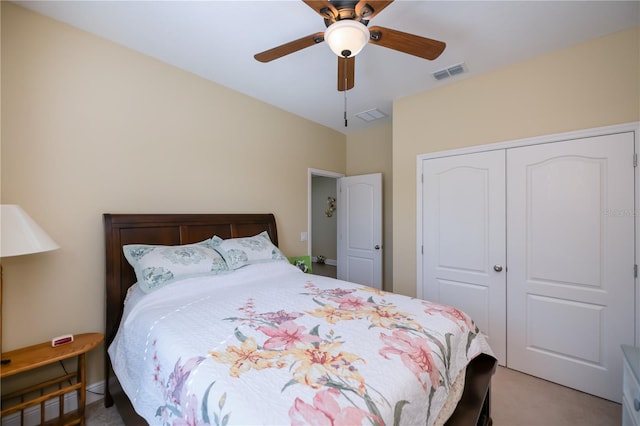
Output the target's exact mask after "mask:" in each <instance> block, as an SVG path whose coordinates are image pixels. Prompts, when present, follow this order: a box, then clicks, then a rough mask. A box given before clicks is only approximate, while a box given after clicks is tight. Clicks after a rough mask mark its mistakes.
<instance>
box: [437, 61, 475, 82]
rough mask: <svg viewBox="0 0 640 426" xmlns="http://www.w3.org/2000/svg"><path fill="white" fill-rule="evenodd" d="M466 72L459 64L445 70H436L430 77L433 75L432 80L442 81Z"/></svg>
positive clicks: (462, 64)
mask: <svg viewBox="0 0 640 426" xmlns="http://www.w3.org/2000/svg"><path fill="white" fill-rule="evenodd" d="M466 71H467V69H466V67H465V65H464V63H461V64H456V65H452V66H450V67H449V68H445V69H443V70H438V71H436V72H434V73H432V74H431V75H433V78H435V79H436V80H444V79H445V78H449V77H453V76H454V75H458V74H462V73H463V72H466Z"/></svg>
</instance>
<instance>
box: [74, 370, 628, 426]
mask: <svg viewBox="0 0 640 426" xmlns="http://www.w3.org/2000/svg"><path fill="white" fill-rule="evenodd" d="M492 386H493V387H492V393H491V395H492V400H491V404H492V405H491V407H492V409H491V415H492V417H493V424H494V425H495V426H525V425H526V426H575V425H579V426H587V425H593V426H609V425H611V426H614V425H615V426H619V425H620V424H621V423H622V408H621V406H620V404H616V403H614V402H611V401H607V400H604V399H600V398H597V397H595V396H592V395H588V394H585V393H582V392H578V391H575V390H573V389H569V388H565V387H563V386H558V385H556V384H553V383H550V382H547V381H545V380H541V379H538V378H535V377H532V376H528V375H526V374H522V373H519V372H517V371H513V370H509V369H506V368H502V367H498V371H497V372H496V375H495V376H494V379H493V385H492ZM123 424H124V423H123V422H122V420H121V419H120V417H119V416H118V412H117V411H116V410H115V408H113V407H112V408H109V409H105V408H104V407H103V405H102V401H99V402H96V403H93V404H91V405H90V406H88V407H87V426H122V425H123Z"/></svg>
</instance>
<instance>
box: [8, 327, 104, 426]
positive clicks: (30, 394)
mask: <svg viewBox="0 0 640 426" xmlns="http://www.w3.org/2000/svg"><path fill="white" fill-rule="evenodd" d="M73 339H74V340H73V342H71V343H66V344H64V345H61V346H57V347H55V348H53V347H51V342H46V343H40V344H38V345H34V346H29V347H26V348H21V349H16V350H14V351H10V352H5V353H3V354H2V359H10V360H11V362H10V363H9V364H3V365H2V366H1V367H0V378H2V379H4V378H5V377H9V376H13V375H15V374H19V373H24V372H26V371H31V370H34V369H36V368H38V367H42V366H45V365H48V364H53V363H55V362H59V361H63V360H65V359H69V358H74V357H75V358H77V362H78V367H77V369H76V371H74V372H71V373H66V374H64V375H62V376H60V377H57V378H54V379H50V380H47V381H44V382H42V383H38V384H35V385H32V386H29V387H26V388H24V389H21V390H18V391H16V392H12V393H10V394H7V395H3V396H2V411H0V417H3V418H4V417H5V416H8V415H10V414H13V413H16V412H21V413H22V414H21V415H22V416H24V410H25V409H26V408H29V407H32V406H35V405H40V424H60V425H84V424H85V421H84V409H85V402H86V395H85V389H86V386H87V383H86V373H85V354H86V353H87V352H89V351H90V350H91V349H94V348H95V347H96V346H98V345H99V344H100V343H101V342H102V340H103V339H104V336H103V335H102V334H101V333H86V334H77V335H75V336H73ZM71 392H76V397H77V401H78V408H77V410H75V411H73V412H71V413H66V414H65V413H64V411H65V410H64V399H65V398H64V396H65V394H68V393H71ZM54 398H58V403H59V414H58V415H59V417H58V418H57V419H54V420H53V421H51V420H47V421H45V419H44V415H45V409H44V408H45V403H46V402H47V401H49V400H51V399H54ZM10 401H11V402H12V404H11V405H7V408H5V402H10Z"/></svg>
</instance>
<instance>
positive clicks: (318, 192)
mask: <svg viewBox="0 0 640 426" xmlns="http://www.w3.org/2000/svg"><path fill="white" fill-rule="evenodd" d="M343 176H344V175H343V174H340V173H334V172H330V171H326V170H319V169H309V172H308V179H309V187H308V191H307V193H308V194H309V199H308V209H307V211H308V215H309V217H308V221H309V223H308V229H309V239H308V248H307V252H308V253H309V255H310V256H311V261H312V268H311V269H312V271H313V273H314V274H316V275H325V276H329V277H332V278H336V275H337V272H336V270H337V265H338V255H337V251H338V243H337V212H336V208H337V206H336V202H337V199H338V197H337V186H338V179H339V178H341V177H343Z"/></svg>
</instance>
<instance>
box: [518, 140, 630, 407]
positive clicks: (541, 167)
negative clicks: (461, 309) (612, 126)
mask: <svg viewBox="0 0 640 426" xmlns="http://www.w3.org/2000/svg"><path fill="white" fill-rule="evenodd" d="M633 153H634V140H633V134H631V133H622V134H615V135H608V136H601V137H592V138H585V139H580V140H573V141H567V142H557V143H548V144H541V145H534V146H528V147H523V148H514V149H509V150H508V152H507V229H508V232H507V262H508V265H509V270H508V274H507V282H508V290H507V298H508V300H507V306H508V311H507V324H508V326H507V351H508V356H509V359H508V366H509V367H510V368H514V369H516V370H520V371H523V372H525V373H529V374H532V375H534V376H538V377H541V378H544V379H547V380H550V381H553V382H556V383H560V384H563V385H566V386H569V387H572V388H576V389H579V390H582V391H584V392H588V393H591V394H594V395H598V396H601V397H603V398H607V399H610V400H614V401H618V402H619V401H620V399H621V393H622V357H621V354H620V344H622V343H627V344H633V342H634V272H633V269H634V214H633V212H634V168H633Z"/></svg>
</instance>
